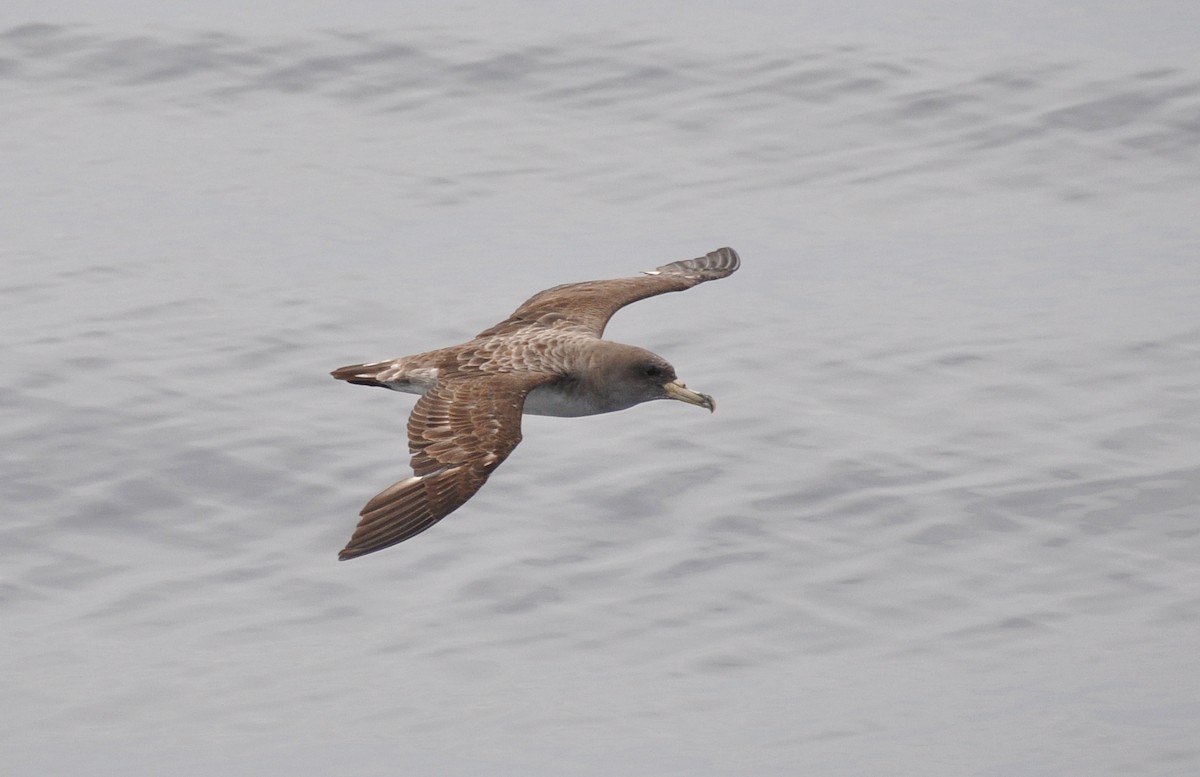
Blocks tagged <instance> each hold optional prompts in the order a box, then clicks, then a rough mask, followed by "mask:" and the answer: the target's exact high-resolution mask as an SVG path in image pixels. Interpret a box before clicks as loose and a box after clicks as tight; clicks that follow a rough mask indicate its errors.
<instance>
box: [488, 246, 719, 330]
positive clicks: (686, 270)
mask: <svg viewBox="0 0 1200 777" xmlns="http://www.w3.org/2000/svg"><path fill="white" fill-rule="evenodd" d="M740 265H741V260H740V259H738V255H737V251H734V250H733V249H732V248H718V249H717V250H716V251H713V252H712V253H710V254H706V255H704V256H701V257H700V258H698V259H686V260H684V261H681V262H672V263H671V264H665V265H663V266H662V267H659V268H658V269H657V270H651V271H649V272H646V273H644V274H642V275H637V276H634V277H632V278H613V279H612V280H607V281H587V282H585V283H568V284H565V285H563V286H555V287H554V288H552V289H546V290H545V291H542V292H538V293H537V294H535V295H533V296H532V297H530V298H529V299H528V300H527V301H526V302H525V304H524V305H522V306H521V307H519V308H517V309H516V311H514V312H513V314H512V315H511V316H509V317H508V318H507V319H506V320H504V321H501V322H500V323H499V324H496V325H495V326H494V327H492V328H490V329H487V330H484V331H483V332H480V333H479V334H478V335H477V337H490V336H492V335H501V334H506V333H509V332H513V331H516V330H519V329H523V328H525V327H527V326H530V325H532V324H536V323H539V322H540V323H542V324H543V325H553V326H562V325H572V326H575V327H578V328H581V329H583V330H585V331H587V332H590V333H591V334H593V335H595V336H596V337H600V336H601V335H603V334H604V327H605V325H607V324H608V320H609V319H610V318H612V315H613V313H616V312H617V311H618V310H620V309H621V308H623V307H625V306H626V305H628V304H629V303H631V302H637V301H638V300H640V299H646V298H647V297H653V296H655V295H657V294H666V293H667V292H669V291H683V290H684V289H690V288H692V287H693V286H695V285H696V284H699V283H704V282H705V281H712V280H716V279H718V278H725V277H727V276H729V275H732V274H733V273H734V271H735V270H737V268H738V267H739V266H740Z"/></svg>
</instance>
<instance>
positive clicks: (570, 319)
mask: <svg viewBox="0 0 1200 777" xmlns="http://www.w3.org/2000/svg"><path fill="white" fill-rule="evenodd" d="M739 265H740V261H739V259H738V255H737V252H735V251H734V250H733V249H732V248H721V249H718V250H716V251H713V252H712V253H710V254H707V255H706V256H702V257H700V258H698V259H689V260H685V261H680V262H673V263H671V264H668V265H664V266H662V267H659V268H658V269H657V270H654V271H651V272H648V273H646V274H644V275H641V276H635V277H631V278H616V279H612V280H604V281H588V282H585V283H572V284H566V285H563V286H556V287H554V288H552V289H547V290H546V291H543V292H540V293H538V294H535V295H534V296H533V297H531V298H529V300H527V301H526V302H525V303H524V304H523V305H521V306H520V307H519V308H517V310H516V311H514V312H513V314H512V315H511V316H509V317H508V318H507V319H505V320H504V321H502V322H500V323H499V324H497V325H495V326H493V327H491V328H489V329H486V330H484V331H483V332H480V333H479V334H478V335H477V336H476V337H475V338H474V339H473V340H471V341H469V342H466V343H462V344H461V345H455V346H450V347H449V348H442V349H440V350H437V351H428V352H426V353H420V354H416V355H413V356H405V357H401V358H399V359H392V360H389V361H384V362H373V363H369V364H354V365H350V366H348V367H342V368H340V369H337V370H334V372H333V373H332V375H333V377H335V378H337V379H338V380H344V381H347V382H350V383H356V384H360V385H367V386H381V387H384V388H390V389H393V390H395V391H403V392H408V393H414V394H422V396H421V398H420V399H419V400H417V403H416V405H415V406H414V407H413V410H412V414H411V415H410V416H409V419H408V443H409V450H410V452H411V453H412V460H411V464H412V468H413V475H412V477H409V478H406V479H405V480H401V481H399V482H397V483H394V484H393V485H392V486H390V487H389V488H387V489H386V490H384V491H382V492H381V493H379V494H378V495H376V496H375V497H374V498H373V499H371V501H369V502H368V503H367V504H366V506H365V507H364V508H363V509H362V512H361V514H360V515H361V520H360V521H359V524H358V526H357V528H356V529H355V530H354V535H353V536H352V537H351V538H350V542H349V543H348V544H347V545H346V547H345V549H343V550H342V552H341V553H340V554H339V556H338V557H339V558H341V559H348V558H354V557H356V556H361V555H364V554H366V553H372V552H374V551H376V550H381V549H383V548H386V547H388V546H390V545H395V544H396V543H398V542H403V541H404V540H406V539H408V538H410V537H412V536H414V535H416V534H419V533H420V532H422V531H424V530H425V529H428V528H429V527H430V526H432V525H433V524H435V523H437V522H438V521H440V520H441V519H442V518H444V517H446V516H447V515H449V514H450V513H451V512H453V511H454V510H455V509H457V508H458V507H460V506H461V505H462V504H463V503H464V502H466V501H467V500H468V499H470V498H471V496H473V495H474V494H475V492H476V491H478V490H479V488H480V487H481V486H482V485H483V484H484V482H485V481H487V479H488V476H489V475H490V474H491V473H492V470H494V469H495V468H496V467H498V466H499V465H500V463H501V462H502V461H504V459H505V458H507V457H508V455H509V454H510V453H512V451H513V449H514V448H516V447H517V444H518V443H519V442H520V441H521V414H522V413H530V414H537V415H555V416H578V415H592V414H595V413H607V412H612V411H615V410H622V409H624V408H627V407H632V406H633V405H636V404H638V403H641V402H647V401H650V400H654V399H678V400H681V401H684V402H688V403H690V404H695V405H700V406H702V407H707V408H709V410H712V409H713V408H714V407H715V404H714V402H713V399H712V397H710V396H708V395H707V394H700V393H697V392H695V391H691V390H690V389H688V388H687V387H686V386H684V385H683V384H682V383H680V382H679V381H678V380H677V379H676V377H675V369H674V368H673V367H672V366H671V365H670V364H669V363H668V362H667V361H666V360H665V359H663V358H662V357H660V356H657V355H655V354H653V353H651V352H649V351H646V350H644V349H642V348H637V347H635V346H631V345H623V344H620V343H613V342H611V341H608V340H601V339H600V338H601V336H602V335H603V333H604V327H605V325H606V324H607V323H608V320H609V318H611V317H612V315H613V313H615V312H616V311H617V310H620V309H621V308H622V307H624V306H625V305H628V304H629V303H631V302H636V301H637V300H640V299H645V298H647V297H652V296H655V295H657V294H664V293H666V292H671V291H682V290H684V289H689V288H691V287H692V286H695V285H696V284H699V283H704V282H705V281H710V280H715V279H717V278H724V277H726V276H728V275H730V274H732V273H733V272H734V271H736V270H737V269H738V266H739Z"/></svg>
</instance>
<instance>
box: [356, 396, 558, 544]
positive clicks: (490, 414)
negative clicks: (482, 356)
mask: <svg viewBox="0 0 1200 777" xmlns="http://www.w3.org/2000/svg"><path fill="white" fill-rule="evenodd" d="M553 378H554V376H553V375H542V374H537V373H529V374H525V375H520V376H515V375H512V374H510V373H503V374H495V373H492V374H482V373H477V374H474V375H471V376H462V377H454V378H451V379H448V380H444V381H440V382H439V383H438V384H437V385H436V386H434V387H433V388H431V389H430V390H429V391H427V392H426V393H425V394H424V395H423V396H422V397H421V398H420V399H419V400H417V404H416V405H415V406H414V407H413V411H412V415H410V416H409V418H408V445H409V449H410V450H411V452H412V468H413V476H412V477H410V478H406V479H405V480H401V481H399V482H398V483H394V484H392V485H391V486H390V487H389V488H387V489H386V490H385V491H383V492H381V493H380V494H378V495H377V496H375V498H373V499H372V500H371V501H370V502H367V504H366V506H365V507H364V508H363V509H362V512H361V513H360V515H361V516H362V519H361V520H360V521H359V523H358V526H357V527H356V528H355V529H354V535H353V536H352V537H351V538H350V542H349V543H347V545H346V547H345V548H344V549H343V550H342V552H341V553H339V554H338V558H339V559H341V560H345V559H348V558H355V557H356V556H362V555H364V554H367V553H373V552H375V551H377V550H381V549H383V548H386V547H388V546H389V545H395V544H396V543H398V542H403V541H404V540H407V539H408V538H409V537H413V536H415V535H417V534H420V533H421V532H423V531H425V530H426V529H428V528H429V527H430V526H432V525H434V524H435V523H437V522H438V521H440V520H442V519H443V518H445V517H446V516H447V515H449V514H450V513H452V512H454V511H455V510H456V509H458V508H459V507H460V506H461V505H462V504H463V503H464V502H466V501H467V500H468V499H470V498H471V497H472V496H473V495H474V494H475V492H476V491H478V490H479V488H480V486H482V485H483V484H484V482H485V481H487V479H488V475H490V474H491V473H492V470H494V469H495V468H496V467H498V466H500V462H502V461H504V459H505V458H507V457H508V454H510V453H512V450H513V448H516V447H517V443H519V442H521V408H522V406H523V405H524V403H525V395H526V394H528V393H529V391H530V390H531V389H532V388H533V387H535V386H537V385H539V384H540V383H544V382H546V381H548V380H552V379H553Z"/></svg>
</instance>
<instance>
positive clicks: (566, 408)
mask: <svg viewBox="0 0 1200 777" xmlns="http://www.w3.org/2000/svg"><path fill="white" fill-rule="evenodd" d="M578 389H579V387H578V385H577V384H573V383H566V382H564V383H550V384H547V385H544V386H538V387H537V388H535V389H533V390H532V391H530V392H529V394H528V395H527V396H526V397H525V408H524V412H525V413H526V414H527V415H552V416H559V417H562V418H572V417H575V416H581V415H596V414H597V413H607V412H609V411H610V410H614V409H616V408H609V407H606V406H605V405H604V404H603V403H602V402H600V401H598V399H597V398H596V397H593V396H591V395H590V394H588V393H587V392H585V391H580V390H578Z"/></svg>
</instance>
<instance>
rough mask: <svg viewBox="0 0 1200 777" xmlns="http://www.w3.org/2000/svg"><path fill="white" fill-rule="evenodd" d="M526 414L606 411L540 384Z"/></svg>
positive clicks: (404, 385) (413, 389)
mask: <svg viewBox="0 0 1200 777" xmlns="http://www.w3.org/2000/svg"><path fill="white" fill-rule="evenodd" d="M387 387H388V388H390V389H391V390H392V391H400V392H403V393H405V394H424V393H425V392H426V391H428V390H429V389H430V388H432V386H427V385H422V384H419V383H410V382H407V381H405V382H401V381H396V382H394V383H388V384H387ZM523 412H524V413H525V415H549V416H557V417H559V418H574V417H577V416H581V415H596V414H597V413H601V412H604V411H603V410H598V409H596V408H595V407H594V406H592V405H590V404H588V403H586V402H583V401H581V400H580V399H579V398H578V397H575V396H572V395H571V394H567V393H565V392H563V391H559V390H556V389H554V388H551V387H550V386H538V387H537V388H535V389H534V390H533V391H530V392H529V395H528V396H526V397H525V407H524V410H523Z"/></svg>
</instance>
